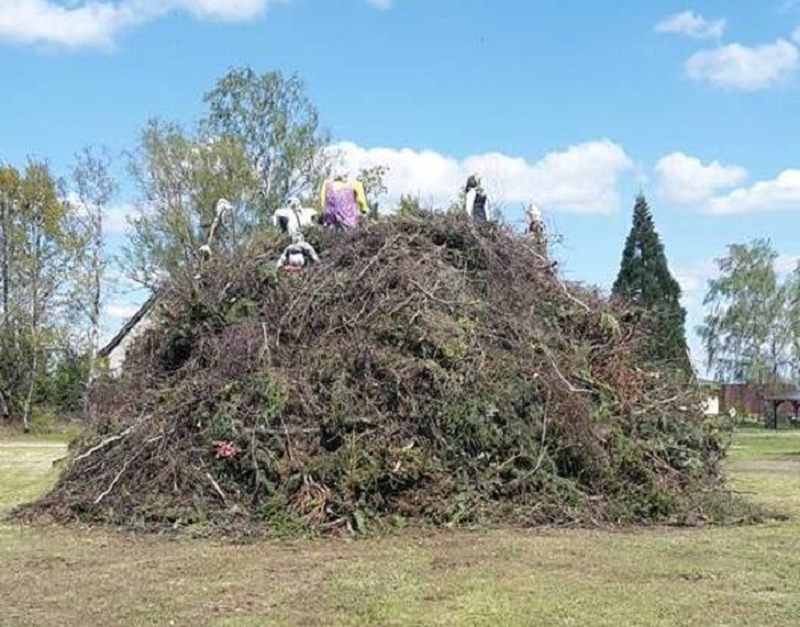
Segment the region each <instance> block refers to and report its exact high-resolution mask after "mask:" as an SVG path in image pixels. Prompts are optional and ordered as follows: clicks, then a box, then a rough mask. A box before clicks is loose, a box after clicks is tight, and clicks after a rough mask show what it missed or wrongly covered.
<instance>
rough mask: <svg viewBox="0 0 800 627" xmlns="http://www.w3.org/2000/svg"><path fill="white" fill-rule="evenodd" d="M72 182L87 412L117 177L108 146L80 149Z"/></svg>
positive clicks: (94, 364)
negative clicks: (106, 231) (80, 250)
mask: <svg viewBox="0 0 800 627" xmlns="http://www.w3.org/2000/svg"><path fill="white" fill-rule="evenodd" d="M72 183H73V185H74V194H75V196H74V199H75V202H76V204H77V205H78V211H79V213H80V214H81V215H80V222H81V223H82V227H83V232H84V237H85V239H86V241H87V247H86V250H85V254H84V256H83V258H82V261H83V264H82V269H83V272H82V274H83V280H81V281H79V282H78V284H77V285H76V288H77V290H76V291H77V292H78V294H79V295H80V296H81V298H79V299H78V300H79V301H80V302H83V303H84V307H85V312H86V315H87V318H88V322H89V350H88V353H87V358H86V381H85V382H84V383H85V390H84V394H83V408H84V412H88V410H89V391H90V389H91V386H92V384H93V383H94V380H95V378H96V376H97V351H98V348H99V346H98V345H99V342H100V314H101V307H102V301H103V288H104V275H105V270H106V265H107V259H106V255H105V250H104V239H103V223H104V215H105V213H106V211H107V210H108V205H109V203H110V202H111V198H112V197H113V196H114V194H115V193H116V190H117V184H116V181H115V180H114V179H113V177H112V176H111V156H110V154H109V152H108V150H107V149H104V148H94V147H85V148H84V149H83V150H82V151H81V152H79V153H78V154H77V155H76V156H75V163H74V165H73V167H72ZM76 363H77V361H76ZM62 372H64V371H63V369H62Z"/></svg>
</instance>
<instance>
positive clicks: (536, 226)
mask: <svg viewBox="0 0 800 627" xmlns="http://www.w3.org/2000/svg"><path fill="white" fill-rule="evenodd" d="M525 213H526V216H527V218H528V227H527V229H526V230H525V233H526V234H527V235H528V236H529V237H530V238H531V239H532V240H533V244H534V247H535V249H536V252H537V254H539V255H541V256H542V257H546V256H547V231H546V230H545V228H544V220H542V210H541V209H539V205H537V204H536V203H533V202H532V203H531V204H529V205H528V209H527V211H526V212H525Z"/></svg>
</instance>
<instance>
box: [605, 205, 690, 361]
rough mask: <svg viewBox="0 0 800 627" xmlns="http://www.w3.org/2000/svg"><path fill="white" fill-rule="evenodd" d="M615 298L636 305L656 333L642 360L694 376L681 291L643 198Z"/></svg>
mask: <svg viewBox="0 0 800 627" xmlns="http://www.w3.org/2000/svg"><path fill="white" fill-rule="evenodd" d="M612 294H613V296H615V297H617V298H623V299H625V300H626V301H628V302H629V303H631V304H632V305H634V306H635V307H636V308H637V309H638V310H640V311H641V312H642V313H643V314H644V315H645V316H646V317H647V319H648V321H649V325H650V327H651V329H652V332H651V334H650V337H649V339H648V341H647V342H646V344H645V346H644V348H643V355H642V356H643V357H644V358H645V359H646V360H647V361H649V362H651V363H653V364H656V365H658V366H659V367H665V366H666V367H671V368H674V369H678V370H681V371H683V372H685V373H687V374H691V372H692V367H691V363H690V361H689V354H688V347H687V345H686V332H685V329H684V324H685V320H686V311H685V309H684V308H683V307H682V306H681V303H680V298H681V288H680V285H679V284H678V282H677V281H676V280H675V278H674V277H673V276H672V274H671V273H670V270H669V267H668V265H667V257H666V254H665V253H664V246H663V244H662V243H661V239H660V238H659V236H658V233H657V232H656V228H655V224H654V222H653V215H652V213H651V211H650V207H649V206H648V204H647V200H646V199H645V197H644V195H643V194H639V195H638V196H637V198H636V204H635V205H634V208H633V225H632V227H631V230H630V232H629V234H628V237H627V239H626V241H625V247H624V249H623V251H622V262H621V264H620V269H619V274H618V275H617V278H616V281H614V286H613V288H612Z"/></svg>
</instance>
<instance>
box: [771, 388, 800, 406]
mask: <svg viewBox="0 0 800 627" xmlns="http://www.w3.org/2000/svg"><path fill="white" fill-rule="evenodd" d="M768 400H770V401H774V402H776V403H777V402H783V401H798V402H800V390H792V391H791V392H781V393H780V394H774V395H772V396H770V397H769V399H768Z"/></svg>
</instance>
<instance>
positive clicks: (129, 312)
mask: <svg viewBox="0 0 800 627" xmlns="http://www.w3.org/2000/svg"><path fill="white" fill-rule="evenodd" d="M139 309H141V305H137V304H136V303H131V302H125V301H118V302H114V303H109V304H108V305H106V306H105V309H104V310H103V313H104V314H105V315H106V317H108V318H112V319H114V320H128V319H129V318H130V317H131V316H133V314H135V313H136V312H137V311H139Z"/></svg>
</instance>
